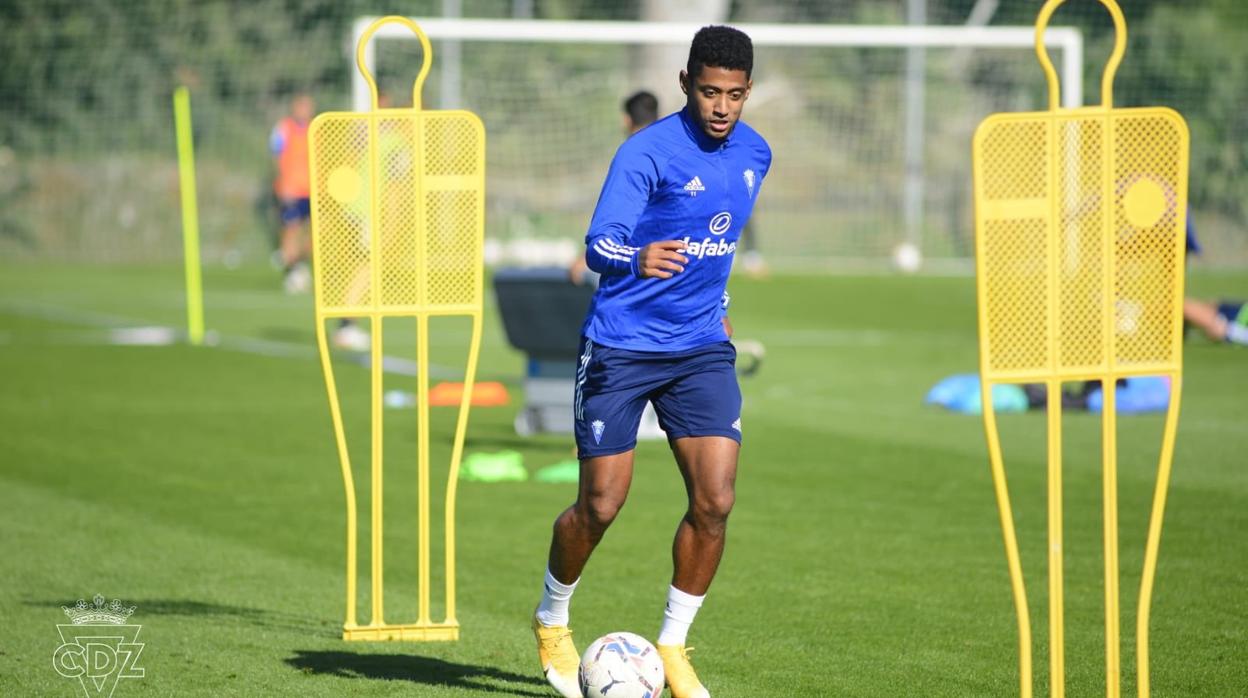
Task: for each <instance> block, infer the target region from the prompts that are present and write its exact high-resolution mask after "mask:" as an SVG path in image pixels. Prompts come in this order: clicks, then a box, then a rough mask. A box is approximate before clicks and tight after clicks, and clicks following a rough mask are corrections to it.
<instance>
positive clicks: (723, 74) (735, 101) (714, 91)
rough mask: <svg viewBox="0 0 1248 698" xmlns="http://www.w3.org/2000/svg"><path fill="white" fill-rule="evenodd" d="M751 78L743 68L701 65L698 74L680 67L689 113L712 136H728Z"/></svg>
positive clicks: (747, 91) (748, 95)
mask: <svg viewBox="0 0 1248 698" xmlns="http://www.w3.org/2000/svg"><path fill="white" fill-rule="evenodd" d="M753 85H754V82H753V81H752V80H750V79H749V78H748V77H746V75H745V71H744V70H727V69H725V68H716V67H712V66H709V65H704V66H702V70H701V71H700V72H699V73H698V75H697V76H690V75H689V73H687V72H685V71H683V70H682V71H680V89H681V90H683V91H684V93H685V95H686V96H687V97H688V100H689V114H690V115H692V116H693V118H694V120H695V121H697V122H698V125H699V126H701V127H702V131H703V132H704V133H705V134H706V135H708V136H710V137H711V138H727V137H728V134H730V133H732V129H733V127H734V126H736V125H737V120H738V119H740V118H741V108H742V107H744V106H745V100H747V99H749V97H750V87H752V86H753Z"/></svg>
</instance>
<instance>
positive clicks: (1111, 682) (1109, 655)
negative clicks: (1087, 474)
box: [1101, 376, 1122, 698]
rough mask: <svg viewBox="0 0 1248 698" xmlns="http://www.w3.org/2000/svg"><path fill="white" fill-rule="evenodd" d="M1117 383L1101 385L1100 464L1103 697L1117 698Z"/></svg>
mask: <svg viewBox="0 0 1248 698" xmlns="http://www.w3.org/2000/svg"><path fill="white" fill-rule="evenodd" d="M1115 386H1116V381H1115V379H1114V377H1113V376H1110V377H1108V378H1105V379H1103V380H1102V381H1101V394H1102V395H1103V396H1104V398H1105V401H1104V403H1103V405H1102V414H1101V425H1102V431H1103V434H1102V437H1101V438H1102V440H1103V443H1102V449H1103V455H1102V461H1103V465H1104V474H1103V475H1102V484H1103V486H1104V508H1105V512H1104V514H1105V696H1106V698H1118V696H1119V695H1120V691H1121V682H1122V675H1121V670H1120V668H1119V657H1118V650H1119V645H1120V640H1119V637H1118V439H1117V409H1118V407H1117V405H1116V401H1115V395H1114V393H1115V390H1116V387H1115Z"/></svg>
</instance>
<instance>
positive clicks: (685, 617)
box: [659, 586, 706, 645]
mask: <svg viewBox="0 0 1248 698" xmlns="http://www.w3.org/2000/svg"><path fill="white" fill-rule="evenodd" d="M705 599H706V595H705V594H703V595H702V596H694V595H693V594H686V593H685V592H683V591H681V590H680V589H677V588H676V587H674V586H669V587H668V588H667V607H666V608H664V609H663V627H662V628H661V629H660V630H659V644H660V645H683V644H685V637H686V636H688V635H689V626H691V625H693V617H694V616H696V615H698V609H699V608H701V607H702V601H703V600H705Z"/></svg>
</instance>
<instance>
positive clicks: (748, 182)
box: [741, 170, 754, 199]
mask: <svg viewBox="0 0 1248 698" xmlns="http://www.w3.org/2000/svg"><path fill="white" fill-rule="evenodd" d="M741 177H742V179H744V180H745V187H746V188H747V189H749V190H750V198H751V199H753V198H754V170H746V171H745V172H742V173H741Z"/></svg>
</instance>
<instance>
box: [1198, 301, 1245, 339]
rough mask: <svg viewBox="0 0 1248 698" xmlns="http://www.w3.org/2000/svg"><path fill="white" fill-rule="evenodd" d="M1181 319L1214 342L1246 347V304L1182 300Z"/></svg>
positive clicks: (1241, 302)
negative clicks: (1198, 329)
mask: <svg viewBox="0 0 1248 698" xmlns="http://www.w3.org/2000/svg"><path fill="white" fill-rule="evenodd" d="M1183 319H1184V320H1185V321H1187V322H1188V323H1191V324H1192V325H1194V326H1196V327H1198V328H1200V330H1201V331H1202V332H1204V333H1205V336H1206V337H1208V338H1209V339H1212V340H1213V341H1215V342H1227V343H1230V344H1243V345H1248V303H1244V302H1243V301H1225V300H1224V301H1220V302H1218V303H1210V302H1208V301H1201V300H1196V299H1194V298H1184V299H1183Z"/></svg>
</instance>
